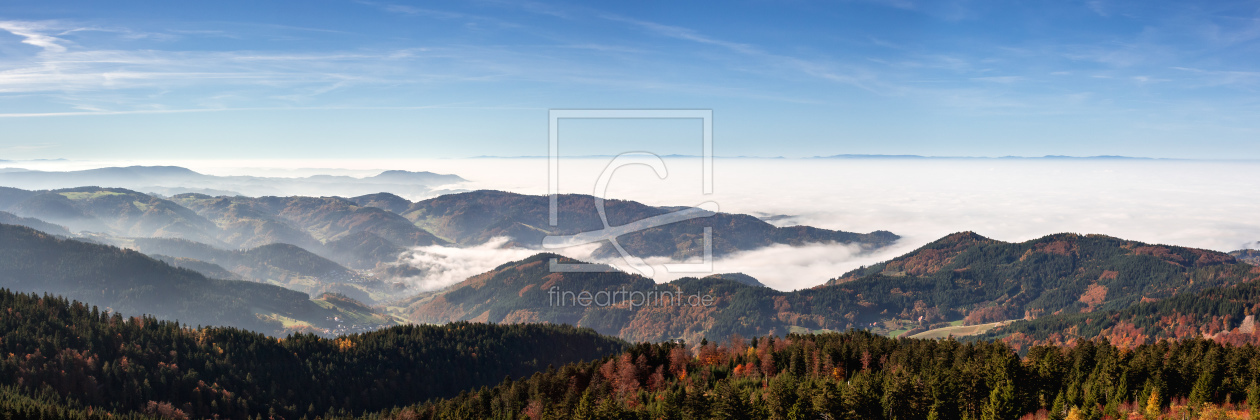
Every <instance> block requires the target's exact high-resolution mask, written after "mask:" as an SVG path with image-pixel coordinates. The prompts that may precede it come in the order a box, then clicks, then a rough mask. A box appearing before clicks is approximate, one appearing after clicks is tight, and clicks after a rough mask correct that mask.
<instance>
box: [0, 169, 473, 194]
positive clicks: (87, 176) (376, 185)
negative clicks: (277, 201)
mask: <svg viewBox="0 0 1260 420" xmlns="http://www.w3.org/2000/svg"><path fill="white" fill-rule="evenodd" d="M464 181H466V180H465V179H463V178H461V177H459V176H458V175H449V174H436V173H432V172H410V171H398V170H391V171H384V172H381V173H380V174H377V175H374V176H370V177H363V178H356V177H351V176H335V175H314V176H308V177H302V178H280V177H259V176H215V175H206V174H202V173H198V172H195V171H192V170H190V169H187V168H182V167H178V166H128V167H109V168H98V169H88V170H81V171H65V172H53V171H34V170H18V169H10V170H7V171H0V185H5V186H10V187H16V188H23V189H29V190H49V189H63V188H73V187H79V186H85V185H94V186H99V187H114V188H126V189H130V190H136V191H142V192H147V193H157V194H162V195H167V196H169V195H175V194H180V193H188V192H196V193H205V194H213V195H247V196H265V195H315V196H321V195H341V196H347V197H348V196H356V195H362V194H369V193H374V192H378V191H393V192H395V193H397V194H402V195H406V196H410V197H431V196H434V195H437V194H441V193H446V192H451V191H450V190H442V189H437V188H439V187H443V186H447V185H453V184H458V183H461V182H464Z"/></svg>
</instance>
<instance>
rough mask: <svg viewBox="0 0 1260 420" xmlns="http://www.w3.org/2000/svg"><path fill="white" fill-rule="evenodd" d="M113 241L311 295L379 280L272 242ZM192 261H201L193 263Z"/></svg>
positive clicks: (191, 265)
mask: <svg viewBox="0 0 1260 420" xmlns="http://www.w3.org/2000/svg"><path fill="white" fill-rule="evenodd" d="M116 242H117V243H118V244H119V245H125V246H127V247H130V248H134V249H136V250H138V251H140V252H143V253H145V254H149V255H152V256H154V257H155V258H158V259H162V260H163V261H166V260H167V259H169V258H175V259H180V260H177V261H168V262H169V263H171V264H172V265H178V266H181V267H185V268H189V269H191V270H195V271H198V272H201V273H202V274H205V275H207V276H208V277H215V278H224V277H217V276H216V274H212V273H213V270H214V268H212V267H209V266H214V267H220V268H221V269H225V270H227V271H229V272H230V273H231V274H232V275H233V277H232V278H242V279H246V280H250V281H255V282H260V283H269V284H275V285H278V286H282V287H285V288H288V289H292V290H297V291H302V292H306V293H310V294H312V295H315V294H318V293H321V292H323V291H325V290H328V288H329V287H331V286H334V285H345V286H347V287H349V286H350V285H360V286H363V287H369V286H372V285H373V284H374V283H373V282H376V283H379V281H376V280H374V279H370V278H367V277H364V276H362V275H360V274H358V273H357V272H355V271H354V270H350V269H348V268H345V267H343V266H341V265H339V264H337V263H335V262H333V261H330V260H328V259H327V258H324V257H321V256H319V255H316V254H314V253H311V252H309V251H307V250H305V249H302V248H301V247H298V246H295V245H289V244H281V243H273V244H268V245H263V246H259V247H256V248H253V249H248V250H242V251H229V250H224V249H219V248H215V247H212V246H209V245H206V244H202V243H198V242H192V241H185V240H181V239H164V238H136V239H127V240H116ZM192 261H198V262H201V264H194V263H193V262H192ZM203 268H204V270H203ZM205 270H210V271H205ZM350 288H351V289H354V287H350ZM352 293H353V292H352ZM356 294H357V295H358V296H356V299H365V298H367V297H368V296H367V294H365V293H364V292H358V293H356ZM365 300H366V299H365Z"/></svg>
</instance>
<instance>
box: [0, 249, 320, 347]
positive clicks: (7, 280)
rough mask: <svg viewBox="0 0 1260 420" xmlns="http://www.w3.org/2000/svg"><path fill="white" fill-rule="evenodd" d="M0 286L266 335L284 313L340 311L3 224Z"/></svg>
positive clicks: (293, 318)
mask: <svg viewBox="0 0 1260 420" xmlns="http://www.w3.org/2000/svg"><path fill="white" fill-rule="evenodd" d="M0 287H5V288H8V289H10V290H14V291H20V292H35V293H51V294H54V295H61V296H66V297H68V298H71V299H77V300H82V301H85V302H89V303H90V304H92V305H96V306H100V307H101V308H110V309H112V310H113V311H117V312H122V313H126V314H137V315H138V314H150V315H153V316H156V317H158V318H161V319H171V320H179V321H180V322H183V323H185V324H194V325H196V324H200V325H227V326H235V327H240V328H246V329H250V330H254V331H261V332H269V333H270V332H276V331H279V330H281V329H283V328H284V325H283V324H282V322H281V320H282V319H284V318H287V319H289V320H290V322H291V323H293V322H298V321H305V322H306V323H308V324H310V325H314V326H322V327H325V328H332V327H334V326H333V325H330V321H329V318H331V317H334V316H337V315H338V314H339V313H338V312H337V311H335V310H329V309H325V308H323V307H321V306H319V305H317V304H315V303H314V302H312V301H311V300H310V297H309V296H308V295H307V294H306V293H302V292H296V291H292V290H288V289H285V288H282V287H279V286H272V285H267V284H259V283H253V282H246V281H235V280H218V279H210V278H206V277H205V276H203V275H201V274H200V273H197V272H195V271H191V270H186V269H180V268H175V267H171V266H170V265H167V264H166V263H164V262H161V261H157V260H155V259H153V258H150V257H148V256H146V255H144V254H141V253H139V252H135V251H130V250H126V249H120V248H116V247H112V246H105V245H98V244H91V243H86V242H80V241H76V240H71V239H59V238H56V237H53V236H50V235H48V234H45V233H42V232H39V231H36V230H33V229H30V228H26V227H22V226H13V225H2V224H0Z"/></svg>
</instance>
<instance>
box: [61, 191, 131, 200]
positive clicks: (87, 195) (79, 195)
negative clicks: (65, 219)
mask: <svg viewBox="0 0 1260 420" xmlns="http://www.w3.org/2000/svg"><path fill="white" fill-rule="evenodd" d="M58 194H61V195H62V196H63V197H66V198H69V199H71V200H91V199H93V198H97V197H104V196H107V195H124V194H123V193H120V192H113V191H88V192H63V193H58Z"/></svg>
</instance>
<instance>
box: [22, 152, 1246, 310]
mask: <svg viewBox="0 0 1260 420" xmlns="http://www.w3.org/2000/svg"><path fill="white" fill-rule="evenodd" d="M608 162H609V159H597V158H582V159H577V158H573V159H562V160H561V161H560V171H559V183H560V189H561V192H563V193H582V194H591V193H592V192H593V188H594V185H595V180H596V179H597V178H598V175H599V173H600V172H601V171H602V170H604V169H605V167H606V166H607V165H608ZM700 162H701V161H700V159H695V158H667V159H666V164H667V167H668V169H669V174H668V177H667V178H666V179H664V180H660V179H658V178H657V177H656V176H655V175H654V174H653V172H652V170H651V169H649V168H648V167H646V166H631V167H624V168H621V169H620V170H619V171H617V174H616V176H614V177H613V178H612V182H611V184H610V187H609V190H608V196H609V197H611V198H619V199H629V200H636V201H641V202H644V203H646V204H651V205H662V206H678V205H696V204H699V203H701V202H704V201H713V202H716V203H717V204H718V205H719V206H720V208H721V210H722V211H724V212H732V213H749V214H754V215H759V216H772V215H782V216H789V217H779V218H776V219H775V220H774V221H773V223H775V224H777V225H794V224H803V225H810V226H815V227H820V228H827V229H838V230H845V231H853V232H869V231H873V230H888V231H891V232H893V233H896V234H898V235H901V236H902V238H903V239H902V240H901V241H899V242H898V243H897V244H896V245H894V246H891V247H888V248H885V249H882V250H879V251H876V252H873V253H861V252H859V251H860V250H858V249H856V248H854V247H850V246H845V245H815V246H808V247H803V248H792V247H786V246H783V247H770V248H765V249H761V250H756V251H751V252H744V253H741V254H737V255H733V256H729V257H727V258H723V259H721V260H719V261H717V262H716V263H715V272H736V271H738V272H744V273H746V274H749V275H751V276H753V277H756V278H758V279H759V280H761V281H762V282H763V283H765V284H767V285H769V286H771V287H774V288H776V289H781V290H791V289H799V288H806V287H810V286H814V285H818V284H820V283H823V282H824V281H826V280H827V279H829V278H832V277H836V276H838V275H840V274H843V273H844V272H846V271H848V270H851V269H853V268H857V267H858V266H861V265H869V264H871V263H875V262H878V261H882V260H886V259H889V258H892V257H894V256H897V255H900V254H903V253H905V252H908V251H911V250H913V249H915V248H917V247H919V246H922V245H923V244H926V243H928V242H930V241H932V240H934V239H937V238H940V237H941V236H944V235H947V234H949V233H952V232H958V231H964V230H971V231H975V232H977V233H979V234H981V235H984V236H988V237H991V238H994V239H1000V240H1004V241H1024V240H1029V239H1033V238H1037V237H1040V236H1043V235H1047V234H1052V233H1058V232H1077V233H1101V234H1107V235H1112V236H1117V237H1121V238H1125V239H1133V240H1139V241H1144V242H1152V243H1162V244H1172V245H1182V246H1190V247H1198V248H1207V249H1213V250H1218V251H1230V250H1235V249H1240V248H1245V247H1256V246H1257V241H1260V217H1257V215H1260V194H1257V193H1256V192H1257V191H1260V185H1258V184H1260V177H1257V176H1256V174H1257V170H1258V169H1260V162H1256V161H1174V160H1122V159H734V158H730V159H723V158H719V159H716V160H715V162H714V170H713V177H712V180H713V194H711V195H703V194H701V192H702V185H703V181H704V178H703V177H702V176H701V174H702V172H703V171H702V169H701V166H700ZM164 164H168V165H170V164H175V165H181V166H186V167H189V168H191V169H193V170H197V171H200V172H203V173H208V174H215V175H243V174H249V175H264V174H266V175H271V176H275V175H276V174H279V173H285V171H288V172H287V173H292V174H298V173H307V172H311V173H318V172H321V171H323V173H329V172H332V171H333V170H332V169H305V170H296V169H299V168H337V169H338V170H339V172H337V173H339V174H362V175H364V176H368V175H372V174H374V173H375V172H373V171H372V170H373V169H405V170H412V171H422V170H425V171H432V172H438V173H453V174H457V175H460V176H462V177H464V178H466V179H469V180H470V182H468V183H467V184H465V185H459V186H457V187H459V188H463V189H498V190H507V191H513V192H519V193H526V194H546V193H547V185H548V184H547V182H548V169H547V160H546V159H535V158H519V159H497V158H496V159H452V160H423V161H418V160H408V161H401V160H395V161H389V160H378V161H300V162H299V161H269V162H268V161H250V162H244V163H242V162H204V161H203V162H174V163H172V162H165V163H164ZM244 168H268V169H267V172H266V173H263V172H261V171H262V169H244ZM31 169H36V168H31ZM408 198H409V199H413V200H414V199H419V198H422V197H408ZM418 251H420V253H421V256H418V257H417V261H419V262H418V263H420V264H425V265H427V266H430V267H434V268H438V267H441V268H440V269H438V270H435V272H438V273H443V274H440V275H439V277H435V278H431V279H426V280H425V281H424V282H423V286H424V287H425V288H435V287H441V286H444V285H447V284H450V283H453V282H456V281H459V280H462V278H464V277H466V275H469V274H472V273H478V272H482V271H485V270H488V269H491V268H493V267H495V266H497V265H499V264H502V263H504V262H507V261H510V260H513V259H519V258H521V257H522V256H523V255H528V254H529V253H530V252H528V251H522V250H503V249H495V248H493V247H486V246H483V247H476V248H470V249H461V250H442V249H421V250H418ZM574 252H577V253H581V252H578V251H571V252H568V253H566V254H569V255H573V253H574ZM424 255H428V256H427V257H426V256H424ZM610 262H614V261H610ZM650 262H653V263H663V262H665V261H660V260H659V259H654V260H652V261H650ZM614 263H615V262H614ZM680 276H681V275H680V274H671V273H667V272H665V271H664V270H662V269H657V270H656V278H657V280H660V281H665V280H670V279H673V278H676V277H680Z"/></svg>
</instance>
